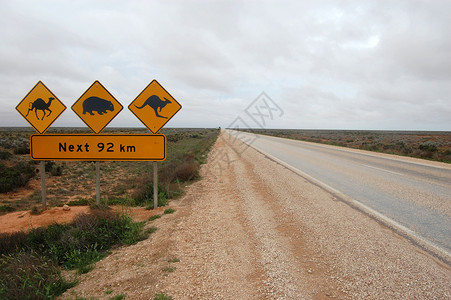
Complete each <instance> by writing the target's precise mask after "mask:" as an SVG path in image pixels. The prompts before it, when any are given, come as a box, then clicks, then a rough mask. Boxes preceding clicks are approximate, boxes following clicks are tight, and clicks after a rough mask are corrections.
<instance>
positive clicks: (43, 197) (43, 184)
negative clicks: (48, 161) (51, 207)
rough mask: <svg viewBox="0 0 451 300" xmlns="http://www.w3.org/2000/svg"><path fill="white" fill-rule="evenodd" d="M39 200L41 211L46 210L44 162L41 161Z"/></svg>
mask: <svg viewBox="0 0 451 300" xmlns="http://www.w3.org/2000/svg"><path fill="white" fill-rule="evenodd" d="M41 199H42V209H43V210H46V209H47V203H46V193H45V161H43V160H41Z"/></svg>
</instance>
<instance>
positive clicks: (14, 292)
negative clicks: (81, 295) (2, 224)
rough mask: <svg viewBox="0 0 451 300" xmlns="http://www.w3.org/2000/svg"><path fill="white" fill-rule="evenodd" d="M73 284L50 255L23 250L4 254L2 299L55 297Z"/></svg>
mask: <svg viewBox="0 0 451 300" xmlns="http://www.w3.org/2000/svg"><path fill="white" fill-rule="evenodd" d="M72 286H74V283H73V282H72V283H70V282H66V281H65V280H64V279H63V278H62V276H61V273H60V271H59V268H58V266H57V265H56V264H55V263H54V262H52V261H51V260H49V259H48V258H46V257H43V256H38V255H36V254H35V253H33V252H24V251H21V252H19V253H16V254H10V255H2V257H1V258H0V298H1V299H53V298H54V297H56V296H58V295H61V294H62V293H63V292H64V291H66V290H67V289H68V288H71V287H72Z"/></svg>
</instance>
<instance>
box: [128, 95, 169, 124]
mask: <svg viewBox="0 0 451 300" xmlns="http://www.w3.org/2000/svg"><path fill="white" fill-rule="evenodd" d="M163 98H164V97H163ZM164 100H166V101H163V100H161V99H160V97H158V96H157V95H152V96H150V97H149V98H147V100H146V101H144V104H143V105H142V106H140V107H138V106H136V105H135V106H136V108H138V109H141V108H143V107H144V106H146V105H149V106H150V107H152V108H153V110H154V111H155V115H156V116H157V117H158V118H163V119H167V117H164V116H161V115H160V114H159V113H158V112H161V110H162V109H163V108H164V107H165V106H166V105H168V104H171V103H172V102H171V101H170V100H169V99H167V98H164Z"/></svg>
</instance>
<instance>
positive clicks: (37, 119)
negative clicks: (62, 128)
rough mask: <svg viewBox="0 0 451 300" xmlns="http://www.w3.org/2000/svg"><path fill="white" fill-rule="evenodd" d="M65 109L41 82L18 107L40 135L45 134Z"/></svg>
mask: <svg viewBox="0 0 451 300" xmlns="http://www.w3.org/2000/svg"><path fill="white" fill-rule="evenodd" d="M65 109H66V106H65V105H64V104H63V103H62V102H61V101H60V100H59V99H58V98H57V97H56V96H55V95H54V94H53V93H52V92H51V91H50V90H49V89H48V88H47V87H46V86H45V85H44V84H43V83H42V82H41V81H38V83H37V84H36V85H35V86H34V87H33V88H32V89H31V91H30V92H28V94H27V95H26V96H25V98H23V99H22V101H20V102H19V104H17V106H16V110H17V111H18V112H19V113H20V114H21V115H22V116H23V117H24V118H25V120H27V121H28V123H30V125H31V126H33V128H34V129H35V130H36V131H37V132H39V133H44V132H45V131H46V130H47V129H48V128H49V127H50V125H52V124H53V122H55V120H56V119H57V118H58V117H59V116H60V115H61V114H62V113H63V111H64V110H65Z"/></svg>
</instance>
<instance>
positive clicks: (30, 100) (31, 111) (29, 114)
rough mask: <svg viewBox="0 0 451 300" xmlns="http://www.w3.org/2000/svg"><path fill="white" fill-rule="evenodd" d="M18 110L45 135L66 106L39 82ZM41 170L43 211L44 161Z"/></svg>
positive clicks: (44, 196) (43, 206) (45, 206)
mask: <svg viewBox="0 0 451 300" xmlns="http://www.w3.org/2000/svg"><path fill="white" fill-rule="evenodd" d="M44 99H45V100H44ZM16 110H17V111H18V112H19V113H20V114H21V115H22V117H24V118H25V120H27V122H28V123H30V125H31V126H32V127H33V128H34V129H35V130H36V131H37V132H39V133H40V134H43V133H45V131H46V130H47V129H48V128H49V127H50V125H52V124H53V122H55V120H56V119H57V118H58V117H59V116H60V115H61V114H62V113H63V111H65V110H66V106H65V105H64V104H63V103H62V102H61V101H60V100H59V99H58V98H57V97H56V96H55V94H53V93H52V92H51V91H50V90H49V89H48V88H47V87H46V86H45V85H44V83H42V81H38V83H37V84H36V85H35V86H34V87H33V88H32V89H31V91H29V92H28V94H27V95H26V96H25V97H24V98H23V99H22V101H20V102H19V104H17V106H16ZM40 169H41V198H42V209H43V210H45V209H46V208H47V204H46V191H45V162H44V161H41V163H40Z"/></svg>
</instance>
